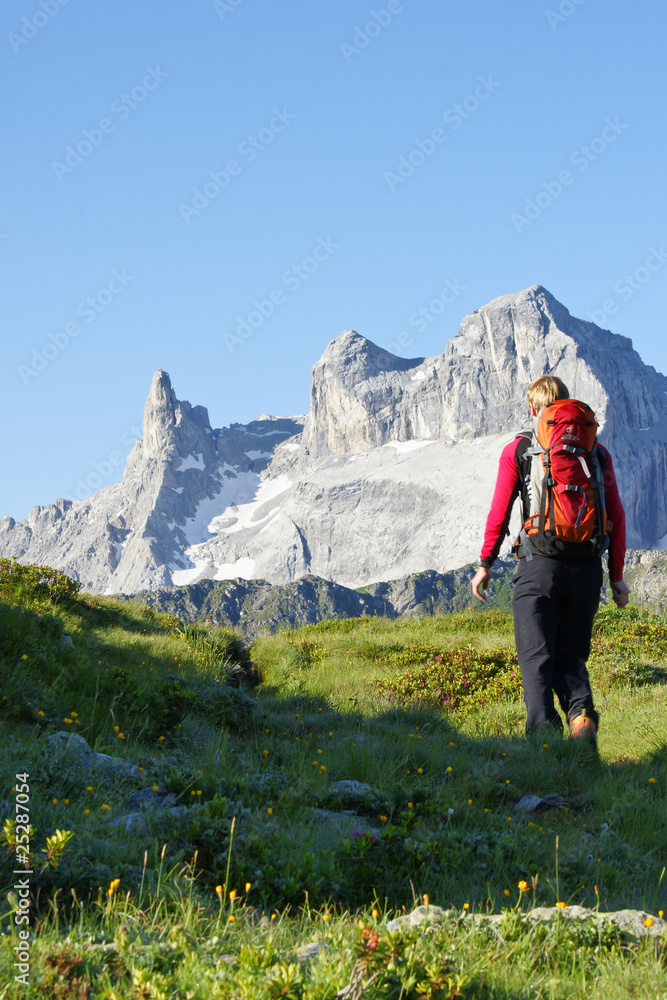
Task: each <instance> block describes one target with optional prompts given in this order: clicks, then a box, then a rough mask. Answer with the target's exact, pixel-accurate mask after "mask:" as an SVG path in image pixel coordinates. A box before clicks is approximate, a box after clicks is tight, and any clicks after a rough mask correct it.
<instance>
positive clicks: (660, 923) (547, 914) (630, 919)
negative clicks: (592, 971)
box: [528, 906, 667, 938]
mask: <svg viewBox="0 0 667 1000" xmlns="http://www.w3.org/2000/svg"><path fill="white" fill-rule="evenodd" d="M558 915H560V916H561V917H562V918H563V919H564V920H576V919H577V918H580V919H584V918H591V919H593V920H596V921H600V922H602V923H613V924H616V926H617V927H618V928H619V929H620V930H621V931H623V932H624V933H626V934H631V935H632V936H633V937H636V938H642V937H660V935H661V934H662V933H663V932H664V931H667V920H663V919H661V917H654V916H653V915H652V914H651V913H647V912H646V911H645V910H609V911H608V912H603V913H601V912H599V911H597V910H588V909H586V908H585V907H584V906H563V907H560V906H539V907H537V908H536V909H534V910H530V911H529V913H528V916H529V917H530V919H531V920H553V918H554V917H555V916H558ZM646 921H648V922H649V926H648V927H647V926H646Z"/></svg>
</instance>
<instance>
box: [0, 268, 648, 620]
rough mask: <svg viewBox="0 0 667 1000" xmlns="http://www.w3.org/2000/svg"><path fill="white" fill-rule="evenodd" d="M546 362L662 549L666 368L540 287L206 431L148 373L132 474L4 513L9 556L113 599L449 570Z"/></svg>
mask: <svg viewBox="0 0 667 1000" xmlns="http://www.w3.org/2000/svg"><path fill="white" fill-rule="evenodd" d="M545 372H552V373H554V374H557V375H559V376H560V377H561V378H563V379H564V381H565V382H566V384H567V385H568V387H569V389H570V391H571V393H572V394H573V395H575V396H578V397H579V398H583V399H585V400H586V401H587V402H589V403H590V404H591V406H592V407H593V408H594V410H595V411H596V413H597V417H598V420H599V421H600V424H601V428H602V430H601V440H602V441H603V443H605V444H607V445H609V447H610V449H611V451H612V454H613V457H614V465H615V468H616V473H617V477H618V481H619V486H620V490H621V496H622V498H623V502H624V504H625V508H626V513H627V527H628V541H629V544H630V545H632V546H635V547H637V548H651V547H655V546H659V545H662V544H663V543H664V540H665V538H666V537H667V491H665V490H664V489H663V488H662V484H663V483H664V482H665V480H666V479H667V378H665V376H663V375H661V374H659V373H658V372H656V371H655V370H654V369H653V368H650V367H649V366H647V365H644V364H643V363H642V361H641V358H640V357H639V355H638V354H637V353H636V351H634V350H633V347H632V342H631V341H630V340H629V339H628V338H626V337H621V336H618V335H615V334H613V333H610V332H609V331H608V330H602V329H600V328H599V327H597V326H596V325H595V324H593V323H588V322H585V321H583V320H579V319H576V318H575V317H573V316H571V315H570V313H569V312H568V311H567V309H566V308H565V307H564V306H562V305H561V304H560V303H559V302H557V300H556V299H554V297H553V296H552V295H550V293H549V292H548V291H546V289H544V288H542V287H541V286H540V285H534V286H532V287H531V288H528V289H525V290H523V291H520V292H515V293H513V294H510V295H503V296H500V297H499V298H497V299H494V300H493V301H492V302H490V303H488V304H487V305H485V306H483V307H482V308H481V309H478V310H474V311H473V312H471V313H470V314H469V315H468V316H465V317H464V319H463V320H462V323H461V327H460V330H459V332H458V333H457V334H456V335H455V336H454V337H453V338H452V339H451V340H450V341H449V342H448V343H447V345H446V346H445V349H444V350H443V352H442V353H441V354H439V355H436V356H434V357H430V358H413V359H403V358H398V357H396V356H394V355H392V354H390V353H389V352H387V351H385V350H383V349H382V348H379V347H377V346H376V345H374V344H372V343H371V342H370V341H367V340H366V339H365V338H363V337H361V336H360V335H359V334H357V333H355V332H354V331H352V330H346V331H345V332H344V333H342V334H341V335H340V336H339V337H337V338H336V339H335V340H333V341H331V343H330V344H329V345H328V347H327V348H326V350H325V351H324V354H323V355H322V358H321V359H320V361H319V362H318V363H317V364H316V365H315V366H314V368H313V371H312V376H311V402H310V410H309V413H308V415H307V417H306V418H300V417H282V418H275V417H266V416H262V417H259V418H258V419H257V420H255V421H252V422H251V423H250V424H247V425H241V424H232V425H231V426H230V427H227V428H223V429H221V430H214V429H213V428H211V426H210V423H209V419H208V413H207V411H206V409H205V408H204V407H202V406H191V405H190V403H188V402H186V401H183V400H178V399H177V398H176V395H175V393H174V390H173V388H172V386H171V382H170V379H169V376H168V375H167V374H166V372H164V371H158V372H156V374H155V376H154V378H153V383H152V385H151V389H150V393H149V396H148V400H147V402H146V407H145V410H144V427H143V436H142V439H141V440H140V441H137V443H136V444H135V446H134V448H133V450H132V453H131V454H130V456H129V458H128V460H127V465H126V468H125V472H124V476H123V481H122V482H121V483H116V484H113V485H111V486H107V487H105V488H104V489H102V490H100V491H99V492H98V493H96V494H95V495H94V496H92V497H89V498H88V499H86V500H82V501H79V500H75V501H73V500H69V499H59V500H56V501H55V503H53V504H50V505H48V506H43V507H34V508H33V509H32V510H31V511H30V514H29V516H28V518H27V520H23V521H19V522H15V521H14V519H13V518H10V517H2V518H0V555H3V556H16V558H17V559H19V560H20V561H22V562H36V563H40V564H44V563H46V564H49V565H51V566H54V567H56V568H58V569H61V570H63V571H64V572H66V573H68V574H69V575H70V576H73V577H74V578H75V579H78V580H80V581H81V583H82V585H83V587H84V588H85V589H87V590H90V591H95V592H104V593H109V594H134V593H137V592H139V591H144V590H147V591H155V590H157V589H159V588H162V587H168V586H172V585H176V586H179V585H183V584H195V583H197V582H198V581H203V580H215V581H223V580H238V579H239V578H241V579H245V580H265V581H268V583H271V584H288V583H291V582H293V581H295V580H298V579H301V578H303V577H306V576H311V577H319V578H322V579H324V580H326V581H330V582H335V583H336V584H339V585H342V586H344V587H348V588H360V587H366V588H370V587H373V586H374V585H378V584H380V583H382V582H383V581H385V582H386V581H389V583H390V584H391V583H393V582H395V581H400V580H405V578H408V577H411V576H414V575H415V574H422V573H426V572H428V571H434V572H436V573H439V574H447V573H449V572H450V571H452V570H454V569H456V567H461V566H464V565H465V564H467V563H470V562H472V561H473V559H475V558H476V556H477V554H478V552H479V546H480V539H481V537H482V533H483V527H484V521H485V517H486V513H487V510H488V505H489V498H490V495H491V491H492V489H493V483H494V481H495V475H496V467H497V460H498V457H499V454H500V451H501V449H502V447H503V446H504V445H505V444H506V443H507V442H508V440H511V437H512V435H513V434H514V433H516V431H517V430H519V429H521V428H522V427H525V426H526V423H527V419H528V418H527V411H526V405H525V393H526V389H527V387H528V385H529V383H530V381H531V380H532V379H534V378H535V377H537V376H539V375H542V374H544V373H545ZM304 420H305V422H304ZM516 526H517V525H516V522H515V523H514V524H513V525H512V531H513V530H514V528H515V527H516ZM656 566H657V563H656ZM648 568H649V569H650V567H648ZM656 581H657V572H656ZM656 588H657V589H658V590H660V593H661V594H662V593H663V591H662V590H661V589H660V587H659V583H658V582H656V584H655V586H654V587H653V590H655V589H656ZM419 589H420V588H419V586H418V584H417V583H415V585H414V586H413V585H412V584H409V585H407V586H406V588H405V592H401V589H400V587H398V586H397V587H396V588H395V589H394V590H393V591H392V592H391V593H388V592H386V591H385V592H382V591H380V590H379V591H377V592H375V593H371V594H369V595H367V596H368V597H371V598H377V599H378V600H385V602H387V603H395V604H396V605H397V606H400V605H402V604H405V605H406V606H415V607H417V606H420V605H424V606H426V604H428V602H429V601H431V600H432V599H433V598H432V597H431V596H428V594H427V596H426V597H425V599H424V600H421V599H420V595H419ZM426 590H427V591H428V587H427V588H426ZM441 598H442V600H444V601H446V600H447V599H448V596H447V587H446V586H445V585H443V590H442V594H441V595H436V598H435V600H436V601H438V600H440V599H441ZM663 599H664V598H662V597H661V598H660V600H663Z"/></svg>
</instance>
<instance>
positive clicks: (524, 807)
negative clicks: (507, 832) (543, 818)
mask: <svg viewBox="0 0 667 1000" xmlns="http://www.w3.org/2000/svg"><path fill="white" fill-rule="evenodd" d="M567 805H569V803H568V801H567V799H564V798H563V797H562V795H559V794H558V792H550V793H549V795H545V796H544V798H543V799H542V798H540V796H539V795H524V797H523V798H522V799H519V801H518V802H517V804H516V805H515V806H514V812H515V813H532V812H539V811H541V810H542V809H556V808H559V807H561V806H567Z"/></svg>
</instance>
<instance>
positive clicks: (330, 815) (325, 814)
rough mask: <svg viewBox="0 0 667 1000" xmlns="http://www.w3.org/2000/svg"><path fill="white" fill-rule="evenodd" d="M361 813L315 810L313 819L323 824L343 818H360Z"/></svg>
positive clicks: (354, 811)
mask: <svg viewBox="0 0 667 1000" xmlns="http://www.w3.org/2000/svg"><path fill="white" fill-rule="evenodd" d="M358 815H359V813H358V812H357V811H356V810H355V809H341V810H340V812H334V811H333V809H313V817H314V818H315V819H319V820H321V821H322V822H330V821H331V820H337V819H339V818H340V817H341V816H358Z"/></svg>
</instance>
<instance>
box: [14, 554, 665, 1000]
mask: <svg viewBox="0 0 667 1000" xmlns="http://www.w3.org/2000/svg"><path fill="white" fill-rule="evenodd" d="M0 602H2V603H0V656H1V657H2V669H1V674H0V717H1V724H2V729H1V735H0V772H1V778H2V784H1V791H0V795H1V796H2V798H3V799H4V802H3V817H4V816H7V817H10V821H9V822H6V823H5V827H4V847H3V848H2V852H3V853H2V854H0V861H1V867H0V873H1V875H2V881H3V896H2V898H3V899H8V903H7V905H6V906H5V908H4V911H3V912H2V913H1V914H0V916H1V917H2V920H1V922H0V928H1V931H2V933H1V934H0V964H1V966H2V979H1V980H0V983H1V985H0V997H4V996H7V997H10V996H19V995H21V996H25V997H30V998H32V997H37V996H53V997H63V998H66V997H84V998H86V997H88V998H102V997H104V998H108V1000H120V998H121V997H123V998H124V997H155V998H163V997H164V998H167V997H169V998H171V997H178V998H181V997H182V998H186V997H187V998H192V1000H195V998H199V997H201V998H204V997H206V998H208V997H230V998H231V997H252V998H255V997H257V998H263V997H279V996H284V997H299V998H307V997H312V998H316V997H317V998H319V997H331V998H333V997H335V996H336V995H345V996H348V997H361V996H362V995H363V996H364V997H369V998H371V997H397V998H398V997H404V998H408V997H412V998H416V997H418V996H431V997H434V998H435V997H454V996H465V997H480V998H481V997H498V998H500V997H503V998H510V997H513V998H514V997H516V998H519V997H520V998H524V997H526V998H527V997H536V996H537V997H550V998H551V997H553V998H561V997H562V998H566V997H579V996H581V997H584V996H585V997H605V998H607V997H609V998H615V997H619V998H620V997H630V996H642V997H656V998H657V997H661V998H664V997H665V996H667V988H666V987H665V985H664V983H665V970H664V961H665V952H664V950H661V949H660V948H659V947H658V948H656V947H655V946H654V945H651V944H649V943H648V942H644V943H639V944H637V943H636V942H632V941H630V940H628V939H627V938H623V937H622V936H621V935H619V934H618V933H617V932H612V931H608V932H607V931H606V932H604V933H603V932H601V931H598V930H597V929H595V928H594V927H593V926H592V925H589V926H587V925H583V926H581V925H573V926H569V925H566V923H565V922H564V921H558V922H556V924H553V925H549V926H538V927H534V926H532V925H530V924H529V923H528V922H527V921H526V919H525V917H524V916H522V914H523V913H524V911H526V910H527V909H529V908H530V907H531V906H532V905H533V904H537V905H540V904H542V905H553V904H554V903H555V902H557V901H559V902H563V903H566V904H575V903H577V904H582V905H585V906H589V907H599V908H600V909H601V910H607V909H619V908H622V907H626V906H627V907H636V908H641V909H644V910H646V911H647V912H649V913H652V914H654V915H657V914H658V913H659V911H660V910H664V909H667V906H666V905H665V904H666V903H667V893H666V891H665V883H664V878H663V876H664V871H665V860H666V857H667V842H666V840H665V833H664V831H665V829H666V828H667V823H666V819H667V816H666V814H665V813H666V810H665V778H666V776H667V767H666V763H665V761H666V754H665V748H666V746H667V703H666V701H665V697H664V692H665V684H664V680H665V672H664V663H665V654H666V652H667V621H665V619H662V618H657V617H655V616H651V615H649V614H647V613H643V612H639V611H637V610H630V611H628V612H625V613H623V612H619V611H617V610H616V609H609V608H607V609H604V610H603V611H602V612H601V613H600V615H599V616H598V619H597V623H596V632H595V637H594V644H593V651H592V655H591V660H590V670H591V675H592V679H593V686H594V690H595V693H596V697H597V703H598V706H599V708H600V711H601V718H602V723H601V737H600V755H601V759H600V760H599V761H597V760H595V759H594V758H593V757H592V756H591V754H590V753H588V752H586V750H585V748H579V747H577V746H576V745H572V744H571V743H570V741H568V740H565V741H561V740H559V739H557V738H556V737H555V736H554V737H551V738H546V737H541V738H539V739H538V738H531V739H526V738H525V737H524V736H523V735H522V729H523V720H524V711H523V705H522V703H521V701H520V698H521V693H520V685H519V681H518V670H517V668H516V664H515V661H514V657H513V645H512V628H511V620H510V618H509V616H508V615H506V614H503V613H499V612H486V613H484V614H472V613H463V614H458V615H449V616H433V617H424V618H416V619H394V620H387V619H375V618H373V619H371V618H358V619H348V620H344V621H329V622H323V623H321V624H319V625H314V626H308V627H306V628H303V629H300V630H298V631H286V632H282V633H278V634H277V635H272V636H269V635H266V636H265V637H263V638H261V639H258V640H257V641H256V642H255V644H254V646H253V647H252V650H251V651H250V653H249V652H248V650H247V649H246V648H245V646H244V643H243V640H242V637H241V636H240V635H239V634H237V633H234V632H232V631H230V630H226V629H207V628H203V627H194V626H185V625H183V624H181V623H180V622H179V621H178V619H176V618H174V617H173V616H171V615H164V614H156V613H155V612H154V611H152V610H151V609H150V608H146V607H142V606H140V605H138V604H134V603H132V602H129V603H128V602H122V603H121V602H116V601H114V600H112V599H109V598H102V597H90V596H88V597H86V598H83V597H82V596H80V595H79V594H78V593H77V588H76V586H75V585H73V584H72V583H71V581H67V578H63V577H62V575H61V574H58V573H55V572H54V571H48V570H46V569H44V568H42V569H37V568H28V567H18V566H17V565H16V564H13V565H12V564H9V563H8V562H7V561H3V562H2V563H0ZM63 630H67V631H68V632H69V634H70V635H71V637H72V645H71V646H70V645H67V644H63ZM249 655H250V656H251V657H252V660H253V661H254V663H255V664H256V665H257V666H258V667H259V668H260V671H261V675H262V684H261V685H260V687H259V688H257V689H256V690H255V691H253V692H249V691H248V690H246V689H244V688H243V686H240V687H238V686H236V687H235V686H233V685H235V684H238V682H239V679H242V678H243V676H244V675H245V673H246V669H247V666H248V658H249ZM72 731H74V732H76V733H77V734H78V735H81V736H83V737H84V738H85V739H86V741H87V742H88V744H89V745H90V747H91V748H92V749H93V750H94V751H96V752H103V753H107V754H110V755H112V756H115V757H120V758H123V759H125V760H126V761H127V762H131V763H134V764H135V765H136V766H137V767H140V768H142V770H141V771H139V772H137V773H136V774H134V775H133V776H127V775H126V776H123V774H122V773H121V772H120V771H119V772H118V773H117V774H116V775H115V776H107V777H105V778H100V777H99V776H98V775H97V774H95V773H91V772H90V771H86V769H85V768H81V767H76V766H72V765H69V764H67V763H66V762H64V761H63V760H60V759H59V758H58V757H57V756H56V755H55V753H54V751H53V748H52V746H51V745H50V744H49V743H48V742H47V740H48V737H49V736H50V735H53V734H54V733H57V732H65V733H70V732H72ZM25 774H27V775H28V777H27V778H25V783H26V784H28V785H29V797H30V802H29V816H30V824H31V836H30V861H31V870H32V875H31V876H30V880H31V881H30V889H31V893H32V900H31V908H30V910H29V913H28V915H29V923H28V926H29V928H30V934H31V937H30V939H29V951H30V962H29V964H30V973H29V985H27V986H23V985H20V984H18V983H16V982H15V980H14V976H15V974H16V971H17V970H16V969H15V968H14V967H13V963H14V962H15V961H16V954H17V952H15V950H14V948H15V946H16V945H18V944H19V941H20V939H19V938H18V937H17V934H18V932H19V929H20V927H21V925H20V924H17V923H16V918H17V916H20V911H17V910H16V907H17V906H19V899H18V897H17V895H16V892H15V891H14V892H13V890H12V886H14V885H15V883H16V876H15V875H14V874H13V873H14V871H15V870H16V868H17V862H18V861H19V860H20V859H19V855H20V854H21V851H20V849H19V848H18V847H17V829H16V827H15V826H14V825H13V823H12V820H11V818H13V817H15V816H16V815H19V816H21V813H20V812H19V813H18V814H17V812H16V801H17V799H16V796H17V793H16V792H15V791H14V790H13V789H14V788H15V786H17V782H19V783H20V784H21V787H22V783H23V780H24V779H23V775H25ZM17 775H21V776H22V777H21V778H20V779H17ZM344 779H346V780H348V781H357V782H362V783H365V784H366V785H368V786H369V787H368V788H367V789H365V790H364V789H363V788H362V789H361V790H359V789H356V790H355V789H354V787H353V786H342V787H341V786H337V785H336V782H338V781H340V780H344ZM138 791H140V792H141V795H142V796H143V797H144V799H145V800H146V801H147V802H148V804H149V807H150V808H148V810H147V811H146V812H145V813H143V814H141V811H140V807H139V805H137V804H136V798H135V799H133V800H132V801H131V799H130V797H131V796H132V795H134V794H135V793H136V792H138ZM550 792H558V793H560V795H562V796H563V797H565V798H566V799H567V800H568V803H569V804H568V806H567V807H566V808H562V809H553V810H548V811H545V812H542V813H536V814H532V815H527V816H522V815H521V814H519V813H517V812H515V806H516V804H517V802H518V801H519V799H520V798H521V797H522V796H523V795H525V794H529V793H533V794H537V795H541V796H543V795H545V794H548V793H550ZM20 808H22V807H20ZM138 813H139V819H138V820H137V819H136V816H137V814H138ZM130 814H134V816H135V819H134V820H132V821H128V820H127V819H126V817H128V815H130ZM119 820H120V821H121V822H119V823H118V821H119ZM114 824H117V825H114ZM58 831H60V833H58ZM19 846H20V845H19ZM522 881H525V883H526V884H527V886H528V889H527V890H526V891H524V892H522V891H520V890H519V888H518V883H519V882H522ZM8 892H9V896H7V893H8ZM12 893H13V894H12ZM425 897H428V899H429V900H430V903H431V904H437V905H439V906H442V907H445V908H448V909H449V910H450V912H449V915H448V916H447V918H446V920H445V921H444V922H443V924H442V925H441V926H440V927H439V928H432V929H431V930H426V929H424V928H421V929H416V930H412V931H410V930H405V931H401V932H389V931H388V930H387V928H386V922H385V918H386V917H387V916H388V915H394V914H395V913H396V912H402V911H404V910H406V911H410V910H412V908H413V907H414V905H415V904H416V903H419V902H422V901H424V899H425ZM501 910H505V911H506V916H505V919H504V922H503V925H502V933H501V935H500V936H499V935H497V934H492V933H491V932H490V931H489V930H488V929H485V928H484V927H481V926H478V925H476V924H475V923H474V922H473V921H472V920H470V914H474V913H475V912H500V911H501ZM313 941H317V942H319V943H320V944H321V945H322V946H323V947H322V949H321V950H320V952H319V954H318V955H317V956H316V957H313V958H311V959H310V960H309V961H300V960H299V955H298V953H297V949H298V948H299V946H302V945H304V944H307V943H308V942H313ZM301 957H303V956H301ZM3 990H4V992H3ZM343 990H347V992H346V993H340V994H339V991H343Z"/></svg>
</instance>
